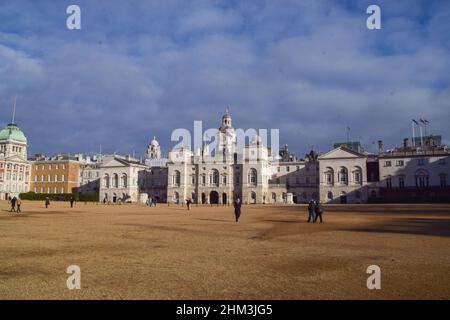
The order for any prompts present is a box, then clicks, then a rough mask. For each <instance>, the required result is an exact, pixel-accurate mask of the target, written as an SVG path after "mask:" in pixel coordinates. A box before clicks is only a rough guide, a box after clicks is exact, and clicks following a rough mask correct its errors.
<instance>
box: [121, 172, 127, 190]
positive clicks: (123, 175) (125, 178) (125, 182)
mask: <svg viewBox="0 0 450 320" xmlns="http://www.w3.org/2000/svg"><path fill="white" fill-rule="evenodd" d="M120 185H121V186H122V187H123V188H126V187H128V178H127V174H126V173H122V176H121V177H120Z"/></svg>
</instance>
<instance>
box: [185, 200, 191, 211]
mask: <svg viewBox="0 0 450 320" xmlns="http://www.w3.org/2000/svg"><path fill="white" fill-rule="evenodd" d="M186 207H187V209H188V211H189V210H191V199H187V200H186Z"/></svg>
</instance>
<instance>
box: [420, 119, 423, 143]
mask: <svg viewBox="0 0 450 320" xmlns="http://www.w3.org/2000/svg"><path fill="white" fill-rule="evenodd" d="M419 130H420V147H421V148H423V135H422V126H421V125H420V124H419Z"/></svg>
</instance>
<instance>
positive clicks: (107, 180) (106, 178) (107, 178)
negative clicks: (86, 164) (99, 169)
mask: <svg viewBox="0 0 450 320" xmlns="http://www.w3.org/2000/svg"><path fill="white" fill-rule="evenodd" d="M103 186H104V187H105V188H109V175H108V174H105V176H104V177H103Z"/></svg>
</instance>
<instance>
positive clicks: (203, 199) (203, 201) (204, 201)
mask: <svg viewBox="0 0 450 320" xmlns="http://www.w3.org/2000/svg"><path fill="white" fill-rule="evenodd" d="M205 203H206V194H205V193H202V204H205Z"/></svg>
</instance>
